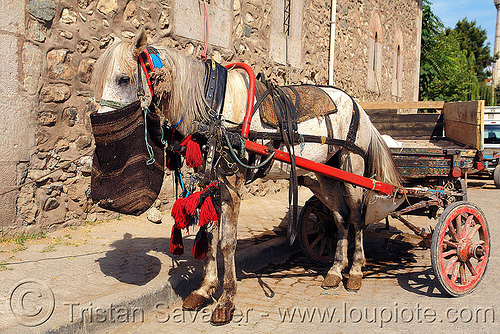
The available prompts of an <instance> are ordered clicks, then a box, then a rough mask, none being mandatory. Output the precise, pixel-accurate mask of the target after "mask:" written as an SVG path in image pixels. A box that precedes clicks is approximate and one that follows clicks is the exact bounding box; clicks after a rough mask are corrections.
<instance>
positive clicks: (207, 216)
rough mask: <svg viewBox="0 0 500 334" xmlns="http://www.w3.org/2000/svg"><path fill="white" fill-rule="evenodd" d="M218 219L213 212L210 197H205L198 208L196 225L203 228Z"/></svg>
mask: <svg viewBox="0 0 500 334" xmlns="http://www.w3.org/2000/svg"><path fill="white" fill-rule="evenodd" d="M218 219H219V217H218V215H217V210H215V207H214V204H213V202H212V197H210V196H207V198H206V199H205V201H203V204H202V205H201V208H200V216H199V217H198V225H199V226H205V225H206V224H208V223H210V222H213V221H217V220H218Z"/></svg>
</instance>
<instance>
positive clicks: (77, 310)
mask: <svg viewBox="0 0 500 334" xmlns="http://www.w3.org/2000/svg"><path fill="white" fill-rule="evenodd" d="M301 194H302V196H301V197H302V198H303V199H304V200H305V199H307V198H308V196H310V195H309V193H308V190H306V191H305V192H304V191H302V193H301ZM287 198H288V192H287V191H280V192H277V193H274V194H269V195H267V196H266V197H259V196H248V198H247V199H245V200H244V205H243V208H242V212H241V217H242V218H241V220H240V226H239V229H238V238H239V240H240V242H239V244H238V251H243V250H245V251H246V250H247V249H248V252H251V249H253V246H254V245H256V244H260V243H263V242H265V241H267V240H269V239H272V238H276V236H277V235H278V234H281V233H282V229H281V228H279V226H280V225H283V222H286V213H287V203H288V201H287ZM266 206H269V207H270V208H272V209H273V214H272V216H271V217H270V216H269V215H268V214H266V212H269V210H262V208H263V207H266ZM162 221H163V224H160V225H156V224H153V223H151V222H149V221H147V218H146V214H144V215H142V216H139V217H130V216H122V217H121V218H117V219H112V220H110V221H105V222H94V223H87V224H86V225H84V226H79V227H72V228H64V229H61V230H58V231H56V232H53V233H48V234H44V235H39V236H38V237H35V238H24V237H19V238H17V239H14V240H7V241H5V240H4V241H2V242H0V332H2V333H4V332H8V333H25V332H40V333H43V332H47V331H52V330H54V329H58V330H59V329H60V328H61V326H63V327H64V326H66V325H68V324H70V325H71V324H75V323H78V318H81V316H82V315H85V316H87V317H88V316H90V317H91V319H94V320H95V321H96V322H100V321H101V320H102V317H101V315H100V314H99V312H100V311H101V310H102V307H101V306H102V305H107V306H106V309H105V310H108V311H109V310H110V309H113V307H116V304H117V303H128V304H130V303H131V301H132V300H135V299H141V298H142V299H141V303H142V304H141V305H146V304H147V303H149V300H154V298H155V296H149V295H151V294H154V293H155V291H163V293H164V295H165V298H166V299H168V300H170V301H171V300H172V298H173V297H172V296H171V295H172V294H173V293H175V294H176V295H177V294H180V295H182V294H183V292H182V291H173V292H172V288H170V290H169V289H165V288H164V287H165V286H166V285H167V284H171V285H172V286H173V285H174V282H179V281H182V282H187V283H189V284H186V286H187V288H190V286H193V287H194V286H195V285H196V284H198V282H199V279H197V277H199V275H200V272H201V264H202V262H201V261H198V260H194V259H192V257H191V254H190V253H191V246H192V243H193V241H194V236H195V233H193V231H191V235H188V236H186V235H185V237H184V240H185V241H184V242H185V249H186V252H185V254H184V255H182V256H180V257H175V258H173V257H172V256H171V254H170V252H169V246H168V244H169V238H170V231H171V229H172V224H173V220H172V219H171V217H170V212H166V213H164V214H163V215H162ZM285 225H286V224H285ZM175 279H177V281H175ZM174 288H175V287H174ZM181 288H182V287H181ZM23 289H24V292H23ZM174 290H175V289H174ZM26 291H27V292H28V293H26ZM148 294H149V295H148ZM143 296H146V297H147V298H144V297H143ZM174 297H175V298H178V297H176V296H174ZM148 298H149V299H148ZM161 298H163V297H161ZM175 298H174V300H173V301H174V302H175ZM98 305H99V306H98ZM113 305H115V306H113ZM141 307H142V306H141ZM47 310H48V311H47ZM49 311H50V312H49ZM93 311H96V312H97V313H94V314H91V313H90V312H93ZM47 312H48V313H47ZM110 312H112V311H110ZM45 317H47V319H45ZM92 317H98V318H92ZM105 320H106V321H104V322H105V324H103V325H108V324H109V322H110V321H109V320H110V319H105ZM91 321H92V320H91ZM21 324H23V325H24V326H21ZM30 326H31V327H30ZM82 331H86V329H85V328H82ZM67 332H68V331H67ZM69 332H72V331H71V330H70V331H69Z"/></svg>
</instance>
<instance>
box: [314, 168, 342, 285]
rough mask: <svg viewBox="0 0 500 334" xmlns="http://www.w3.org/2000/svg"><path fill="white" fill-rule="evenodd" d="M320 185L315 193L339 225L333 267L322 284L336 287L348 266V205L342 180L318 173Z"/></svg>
mask: <svg viewBox="0 0 500 334" xmlns="http://www.w3.org/2000/svg"><path fill="white" fill-rule="evenodd" d="M317 177H318V180H319V185H320V190H321V192H320V193H316V192H315V195H316V196H317V197H318V198H319V199H320V201H321V202H322V203H323V204H325V205H326V206H327V207H328V208H329V209H330V210H331V211H332V214H333V221H334V222H335V225H336V226H337V246H336V249H335V258H334V261H333V264H332V267H331V268H330V270H329V271H328V273H327V275H326V277H325V279H324V281H323V283H322V286H323V287H324V288H336V287H337V286H338V285H339V284H340V282H342V270H343V269H345V267H347V263H348V261H347V243H348V241H347V240H348V239H347V234H348V225H347V223H346V221H345V219H344V217H346V216H347V211H346V209H347V207H346V204H345V202H344V199H343V196H342V189H341V187H342V185H341V183H340V182H338V181H335V180H332V179H330V178H327V177H324V176H321V175H317Z"/></svg>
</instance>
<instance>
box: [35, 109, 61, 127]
mask: <svg viewBox="0 0 500 334" xmlns="http://www.w3.org/2000/svg"><path fill="white" fill-rule="evenodd" d="M56 121H57V116H56V115H55V114H54V113H53V112H50V111H43V112H41V113H40V115H38V123H39V124H40V125H42V126H54V125H56Z"/></svg>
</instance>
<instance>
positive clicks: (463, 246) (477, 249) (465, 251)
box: [457, 238, 484, 262]
mask: <svg viewBox="0 0 500 334" xmlns="http://www.w3.org/2000/svg"><path fill="white" fill-rule="evenodd" d="M457 255H458V259H459V260H460V261H462V262H467V261H469V259H471V258H473V257H474V258H476V259H478V260H481V258H482V257H483V256H484V248H483V246H481V245H477V244H476V245H475V244H473V243H472V241H471V240H470V239H468V238H463V239H461V240H460V241H459V242H458V247H457Z"/></svg>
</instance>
